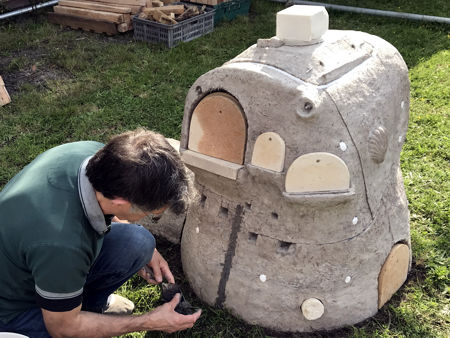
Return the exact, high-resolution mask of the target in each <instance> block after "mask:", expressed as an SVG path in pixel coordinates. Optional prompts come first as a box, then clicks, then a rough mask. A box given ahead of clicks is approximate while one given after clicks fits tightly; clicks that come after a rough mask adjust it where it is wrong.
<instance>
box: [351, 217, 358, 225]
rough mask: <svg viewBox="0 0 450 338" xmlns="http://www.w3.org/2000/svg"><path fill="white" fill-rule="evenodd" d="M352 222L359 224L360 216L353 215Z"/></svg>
mask: <svg viewBox="0 0 450 338" xmlns="http://www.w3.org/2000/svg"><path fill="white" fill-rule="evenodd" d="M352 224H353V225H356V224H358V217H356V216H355V217H353V219H352Z"/></svg>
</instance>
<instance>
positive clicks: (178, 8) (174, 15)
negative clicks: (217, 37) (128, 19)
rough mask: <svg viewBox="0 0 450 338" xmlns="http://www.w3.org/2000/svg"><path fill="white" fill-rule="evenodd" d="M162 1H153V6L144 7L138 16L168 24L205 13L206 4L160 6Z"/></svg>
mask: <svg viewBox="0 0 450 338" xmlns="http://www.w3.org/2000/svg"><path fill="white" fill-rule="evenodd" d="M159 3H160V1H152V6H154V7H147V8H143V9H142V12H141V13H139V15H138V17H139V18H141V19H146V20H151V21H155V22H159V23H163V24H166V25H172V24H177V23H178V22H181V21H183V20H186V19H189V18H192V17H193V16H197V15H200V14H203V13H205V8H206V6H203V7H201V8H199V7H197V6H189V5H168V6H159Z"/></svg>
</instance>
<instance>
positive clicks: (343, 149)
mask: <svg viewBox="0 0 450 338" xmlns="http://www.w3.org/2000/svg"><path fill="white" fill-rule="evenodd" d="M339 148H341V150H342V151H346V150H347V145H346V144H345V142H339Z"/></svg>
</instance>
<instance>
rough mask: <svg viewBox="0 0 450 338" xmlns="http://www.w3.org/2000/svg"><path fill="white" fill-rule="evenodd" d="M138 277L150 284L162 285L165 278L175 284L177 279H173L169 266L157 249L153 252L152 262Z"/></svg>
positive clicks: (140, 271)
mask: <svg viewBox="0 0 450 338" xmlns="http://www.w3.org/2000/svg"><path fill="white" fill-rule="evenodd" d="M138 275H139V276H141V277H142V278H144V279H145V280H146V281H147V282H148V283H150V284H159V283H161V282H162V281H163V277H165V278H166V280H167V281H168V282H169V283H175V278H173V275H172V272H171V271H170V268H169V264H167V262H166V260H165V259H164V258H163V256H161V254H160V253H159V252H158V250H156V249H155V251H154V252H153V256H152V260H151V261H150V262H149V263H148V264H147V265H146V266H144V267H143V268H142V269H141V270H139V272H138Z"/></svg>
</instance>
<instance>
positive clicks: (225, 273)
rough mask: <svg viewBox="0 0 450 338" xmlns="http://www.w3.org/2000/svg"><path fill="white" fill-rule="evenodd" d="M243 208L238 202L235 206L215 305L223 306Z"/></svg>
mask: <svg viewBox="0 0 450 338" xmlns="http://www.w3.org/2000/svg"><path fill="white" fill-rule="evenodd" d="M242 215H243V208H242V206H241V205H240V204H238V205H237V206H236V210H235V213H234V218H233V221H232V224H231V233H230V240H229V241H228V250H227V253H226V255H225V262H224V266H223V269H222V274H221V276H220V282H219V289H218V290H217V299H216V306H218V307H223V303H224V302H225V298H226V296H225V289H226V286H227V282H228V278H229V277H230V271H231V266H232V263H233V257H234V255H235V253H236V244H237V238H238V234H239V232H240V231H241V223H242Z"/></svg>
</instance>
